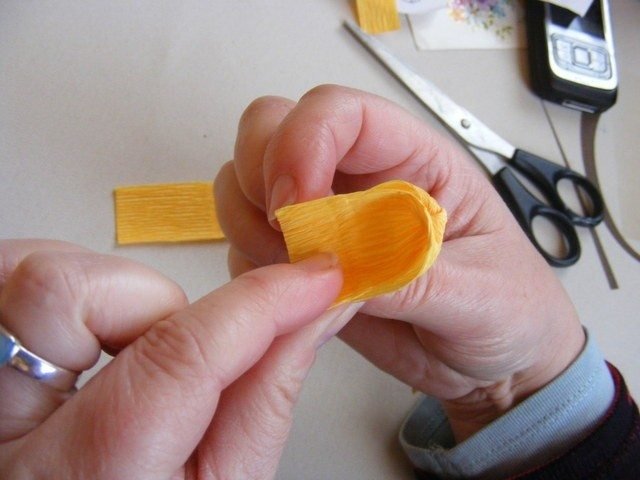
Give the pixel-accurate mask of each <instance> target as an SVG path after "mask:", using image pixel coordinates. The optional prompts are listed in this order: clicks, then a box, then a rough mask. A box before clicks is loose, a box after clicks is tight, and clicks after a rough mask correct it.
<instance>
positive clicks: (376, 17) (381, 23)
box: [356, 0, 400, 34]
mask: <svg viewBox="0 0 640 480" xmlns="http://www.w3.org/2000/svg"><path fill="white" fill-rule="evenodd" d="M356 14H357V16H358V24H359V25H360V28H361V29H362V30H364V31H365V32H367V33H371V34H376V33H383V32H389V31H391V30H398V29H399V28H400V17H399V15H398V9H397V7H396V0H356Z"/></svg>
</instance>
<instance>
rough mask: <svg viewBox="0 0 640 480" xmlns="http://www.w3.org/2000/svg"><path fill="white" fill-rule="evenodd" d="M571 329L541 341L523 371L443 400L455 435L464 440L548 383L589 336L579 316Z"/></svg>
mask: <svg viewBox="0 0 640 480" xmlns="http://www.w3.org/2000/svg"><path fill="white" fill-rule="evenodd" d="M568 325H569V328H566V329H565V331H563V332H557V333H556V334H555V335H554V338H552V339H549V341H540V343H539V344H538V345H537V348H536V349H535V351H534V353H535V355H533V357H534V360H533V361H532V362H530V364H529V365H528V366H527V367H526V368H523V369H522V370H519V371H516V372H514V373H512V374H510V375H508V376H506V377H504V378H501V379H500V380H497V381H492V382H487V385H484V386H482V387H478V388H475V389H473V390H472V391H471V392H469V393H468V394H467V395H465V396H463V397H460V398H456V399H450V400H444V401H442V406H443V408H444V410H445V412H446V414H447V418H448V420H449V423H450V425H451V429H452V431H453V434H454V437H455V439H456V441H457V442H461V441H464V440H466V439H467V438H469V437H470V436H471V435H473V434H474V433H476V432H478V431H479V430H481V429H482V428H484V427H485V426H487V425H488V424H490V423H491V422H493V421H495V420H496V419H497V418H499V417H501V416H502V415H504V414H505V413H507V412H508V411H509V410H511V409H512V408H514V407H515V406H516V405H518V404H520V403H521V402H522V401H524V400H526V399H527V398H529V397H530V396H531V395H533V394H535V393H536V392H538V391H539V390H540V389H542V388H543V387H544V386H546V385H548V384H549V383H550V382H552V381H553V380H554V379H556V378H557V377H558V376H559V375H561V374H562V372H563V371H565V370H566V369H567V367H569V365H571V364H572V363H573V362H574V360H575V359H576V358H577V357H578V356H579V355H580V352H581V351H582V350H583V348H584V345H585V342H586V336H585V333H584V330H583V328H582V326H581V325H580V324H579V322H578V320H577V317H576V319H575V321H572V322H568Z"/></svg>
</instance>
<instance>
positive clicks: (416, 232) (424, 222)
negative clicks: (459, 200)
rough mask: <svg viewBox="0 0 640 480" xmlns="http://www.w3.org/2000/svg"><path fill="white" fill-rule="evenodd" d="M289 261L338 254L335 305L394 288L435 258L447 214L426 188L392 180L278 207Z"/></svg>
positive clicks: (413, 277)
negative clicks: (340, 276)
mask: <svg viewBox="0 0 640 480" xmlns="http://www.w3.org/2000/svg"><path fill="white" fill-rule="evenodd" d="M276 218H277V219H278V222H279V223H280V227H281V228H282V232H283V233H284V238H285V242H286V245H287V251H288V252H289V259H290V261H291V262H297V261H300V260H303V259H305V258H307V257H310V256H312V255H315V254H317V253H321V252H332V253H335V254H336V255H338V258H339V259H340V264H341V266H342V270H343V275H344V284H343V287H342V291H341V292H340V295H339V297H338V299H337V300H336V304H339V303H343V302H353V301H361V300H366V299H369V298H372V297H376V296H378V295H382V294H384V293H389V292H393V291H395V290H398V289H399V288H401V287H403V286H405V285H407V284H408V283H410V282H411V281H412V280H414V279H415V278H416V277H418V276H420V275H421V274H423V273H424V272H425V271H426V270H427V269H428V268H429V267H430V266H431V265H432V264H433V262H434V261H435V259H436V257H437V256H438V253H439V252H440V248H441V246H442V239H443V235H444V228H445V224H446V222H447V214H446V212H445V211H444V209H443V208H442V207H440V205H438V203H437V202H436V201H435V200H434V199H433V198H432V197H431V196H429V194H427V193H426V192H425V191H424V190H422V189H420V188H418V187H416V186H414V185H411V184H410V183H407V182H403V181H399V180H398V181H391V182H386V183H383V184H381V185H378V186H376V187H374V188H371V189H369V190H366V191H364V192H356V193H349V194H345V195H335V196H332V197H326V198H321V199H318V200H312V201H310V202H305V203H299V204H295V205H290V206H287V207H283V208H280V209H278V210H277V211H276Z"/></svg>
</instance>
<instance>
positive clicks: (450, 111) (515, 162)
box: [345, 21, 604, 267]
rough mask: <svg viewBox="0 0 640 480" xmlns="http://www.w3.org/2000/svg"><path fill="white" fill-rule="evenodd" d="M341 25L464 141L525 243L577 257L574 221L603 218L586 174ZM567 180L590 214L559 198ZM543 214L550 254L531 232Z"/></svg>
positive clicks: (562, 262)
mask: <svg viewBox="0 0 640 480" xmlns="http://www.w3.org/2000/svg"><path fill="white" fill-rule="evenodd" d="M345 27H346V28H347V29H348V30H349V31H350V32H351V33H352V34H353V35H354V36H355V37H356V39H357V40H359V41H360V42H361V43H362V44H363V45H364V46H365V47H366V48H367V49H368V50H369V51H370V52H371V53H372V54H373V55H374V56H375V57H376V58H377V59H378V60H379V61H380V62H381V63H382V64H383V65H384V66H385V67H387V69H389V70H390V71H391V73H392V74H394V75H395V76H396V77H397V78H398V80H400V81H401V82H402V83H403V84H404V85H405V86H406V87H407V88H408V89H409V90H410V91H411V92H412V93H413V94H414V95H415V96H416V97H417V98H418V99H419V100H420V101H421V102H422V103H423V104H424V105H425V106H426V107H427V108H429V109H430V110H431V111H432V112H433V113H434V114H435V115H436V116H437V117H438V118H439V119H440V121H442V122H443V123H444V124H445V125H447V126H448V127H449V128H451V130H453V131H454V132H455V133H456V134H457V135H458V136H459V137H460V138H461V139H462V140H463V141H464V143H466V144H467V147H468V148H469V150H470V151H471V152H472V153H473V154H474V156H475V157H476V158H477V159H478V160H479V161H480V163H481V164H483V165H484V167H485V168H486V169H487V171H488V172H489V173H490V175H491V177H492V180H493V184H494V186H495V188H496V190H498V192H499V193H500V195H501V196H502V198H503V200H504V201H505V203H506V204H507V205H508V206H509V208H510V209H511V212H512V213H513V215H514V216H515V217H516V219H517V220H518V223H519V224H520V226H521V227H522V229H523V230H524V232H525V233H526V234H527V236H528V237H529V239H530V240H531V242H532V243H533V244H534V246H535V247H536V248H537V249H538V251H539V252H540V253H541V254H542V256H543V257H544V258H545V259H546V260H547V262H548V263H549V264H550V265H553V266H555V267H568V266H570V265H573V264H574V263H576V262H577V261H578V259H579V258H580V242H579V240H578V234H577V232H576V229H575V225H579V226H587V227H593V226H595V225H597V224H599V223H600V222H601V221H602V219H603V217H604V200H603V199H602V195H601V194H600V192H599V191H598V189H597V188H596V186H595V185H594V184H593V183H591V182H590V181H589V180H588V179H587V178H586V177H584V176H583V175H581V174H579V173H578V172H576V171H574V170H571V169H570V168H567V167H564V166H561V165H558V164H555V163H553V162H550V161H549V160H545V159H544V158H541V157H539V156H537V155H534V154H532V153H529V152H527V151H524V150H521V149H519V148H516V147H514V146H513V145H511V144H510V143H509V142H507V141H506V140H504V139H503V138H502V137H500V136H499V135H498V134H497V133H495V132H494V131H493V130H491V129H490V128H489V127H487V126H486V125H485V124H483V123H482V122H481V121H480V120H478V119H477V118H476V117H475V116H474V115H472V114H471V113H470V112H469V111H467V110H466V109H464V108H463V107H461V106H460V105H458V104H456V103H455V102H454V101H453V100H451V99H450V98H449V97H448V96H447V95H445V94H444V93H443V92H442V91H441V90H440V89H438V87H436V86H435V85H433V84H432V83H431V82H429V81H427V80H426V79H424V78H422V77H421V76H420V75H418V74H417V73H415V72H414V71H412V70H411V69H410V68H409V67H408V66H406V65H405V64H404V63H402V62H401V61H400V60H399V59H398V58H396V57H395V56H394V55H393V54H392V53H391V52H390V51H389V50H388V49H387V48H386V47H385V46H384V44H383V43H382V42H380V41H378V40H377V39H375V38H373V37H371V36H370V35H367V34H366V33H364V32H362V30H360V29H359V28H358V27H357V26H356V25H355V24H354V23H353V22H350V21H345ZM509 167H513V168H515V169H516V170H517V171H518V172H520V174H522V175H523V176H524V177H526V178H527V179H528V180H529V181H530V182H531V183H532V184H533V185H534V186H535V187H536V188H537V189H538V190H539V191H540V193H541V194H542V195H543V197H544V198H545V199H546V200H547V202H548V203H544V202H543V201H541V200H539V199H538V198H537V197H536V196H535V195H533V194H532V193H531V192H530V191H529V190H527V188H526V187H525V186H524V185H523V184H522V183H521V182H520V181H519V180H518V179H517V177H516V176H515V174H514V173H513V171H511V170H510V168H509ZM560 180H568V181H570V182H572V183H573V185H574V186H575V187H576V188H577V189H578V190H580V191H582V192H583V193H584V194H586V195H587V197H588V203H589V204H590V212H589V214H586V215H579V214H577V213H575V212H574V211H573V210H571V209H570V208H569V207H567V205H566V204H565V202H564V201H563V200H562V197H561V196H560V193H559V191H558V182H559V181H560ZM538 216H540V217H544V218H546V219H547V220H549V221H550V222H551V224H552V225H554V226H555V228H556V229H557V230H558V232H559V233H560V235H561V236H562V238H563V239H564V243H565V250H564V252H563V253H562V254H560V255H555V254H553V253H551V252H549V251H548V250H546V249H545V248H544V247H543V246H542V245H541V244H540V243H539V242H538V240H537V239H536V237H535V235H534V231H533V220H534V218H535V217H538Z"/></svg>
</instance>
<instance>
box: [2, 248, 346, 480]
mask: <svg viewBox="0 0 640 480" xmlns="http://www.w3.org/2000/svg"><path fill="white" fill-rule="evenodd" d="M341 284H342V279H341V273H340V269H339V267H338V266H337V263H336V261H335V259H333V258H331V257H330V256H328V255H327V256H318V257H315V258H313V259H310V261H307V262H303V263H300V264H297V265H274V266H270V267H266V268H264V269H258V270H254V271H253V272H251V273H249V274H247V275H244V276H241V277H239V278H237V279H235V280H233V281H232V282H230V283H228V284H226V285H224V286H222V287H221V288H219V289H217V290H215V291H213V292H211V293H210V294H208V295H206V296H205V297H203V298H202V299H200V300H198V301H197V302H195V303H193V304H191V305H189V304H188V303H187V300H186V297H185V295H184V293H183V292H182V290H181V289H180V287H178V285H176V284H175V283H174V282H173V281H171V280H169V279H168V278H166V277H164V276H163V275H161V274H160V273H158V272H156V271H154V270H152V269H150V268H148V267H145V266H144V265H140V264H138V263H135V262H133V261H130V260H126V259H124V258H119V257H114V256H108V255H99V254H97V253H94V252H91V251H89V250H86V249H84V248H81V247H78V246H76V245H71V244H68V243H62V242H53V241H34V240H4V241H0V322H1V323H2V325H3V326H4V327H5V328H6V329H7V330H9V331H10V332H12V333H13V334H14V335H15V336H16V337H17V338H18V339H19V340H20V341H21V343H23V344H24V346H25V347H26V348H28V349H29V350H30V351H32V352H33V353H35V354H37V355H39V356H41V357H42V358H44V359H46V360H48V361H49V362H51V363H54V364H55V365H58V366H60V367H63V368H66V369H68V370H73V371H78V372H81V371H84V370H87V369H89V368H90V367H91V366H92V365H93V364H94V363H95V362H96V361H97V359H98V356H99V354H100V350H101V348H104V349H106V350H108V351H111V352H114V353H117V355H116V357H115V359H114V360H113V361H112V362H111V363H110V364H109V365H107V366H106V367H105V368H104V369H102V370H101V371H100V372H98V374H96V375H95V376H94V377H93V378H92V379H91V380H90V381H89V382H88V383H87V384H86V385H85V386H84V387H82V388H81V389H80V390H79V391H77V392H76V393H71V392H60V391H57V390H55V389H53V388H52V387H50V386H48V385H45V384H43V383H40V382H38V381H36V380H34V379H32V378H29V377H27V376H25V375H22V374H21V373H20V372H18V371H16V370H14V369H13V368H11V367H8V366H5V367H4V368H1V369H0V392H1V394H0V472H2V475H1V476H2V477H3V478H93V479H101V478H113V479H129V478H131V479H136V480H140V479H166V478H185V479H186V478H271V477H273V476H274V474H275V471H276V468H277V465H278V461H279V457H280V453H281V451H282V448H283V446H284V443H285V441H286V439H287V436H288V432H289V427H290V424H291V417H292V409H293V405H294V403H295V401H296V399H297V396H298V393H299V391H300V388H301V385H302V382H303V380H304V378H305V376H306V373H307V371H308V370H309V368H310V367H311V364H312V363H313V360H314V358H315V352H316V349H317V348H318V347H319V345H320V344H322V343H323V342H324V341H325V340H326V339H328V338H329V336H331V335H332V333H333V332H334V331H335V329H336V328H339V327H340V326H341V325H342V324H343V323H344V322H345V321H346V319H348V318H350V317H351V315H353V313H352V312H351V313H350V312H349V308H348V307H344V308H342V309H333V310H330V311H329V312H326V313H324V312H325V311H326V309H327V308H328V306H329V305H331V303H332V302H333V301H334V299H335V298H336V296H337V294H338V292H339V291H340V287H341ZM323 313H324V314H323ZM335 322H337V325H336V324H335Z"/></svg>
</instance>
